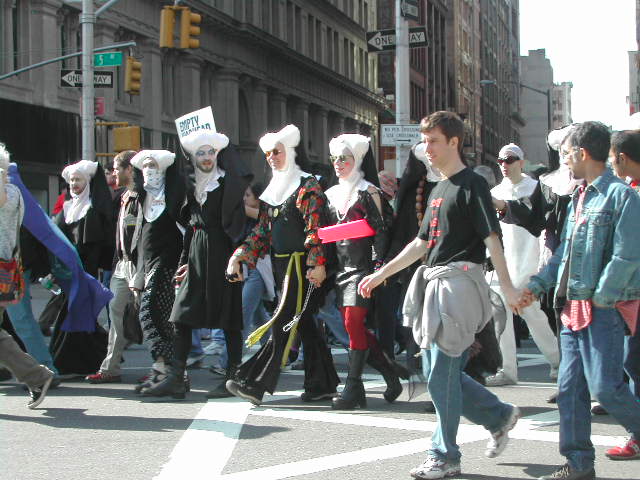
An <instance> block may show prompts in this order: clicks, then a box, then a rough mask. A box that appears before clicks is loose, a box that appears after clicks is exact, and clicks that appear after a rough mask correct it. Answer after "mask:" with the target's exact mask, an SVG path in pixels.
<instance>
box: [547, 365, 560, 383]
mask: <svg viewBox="0 0 640 480" xmlns="http://www.w3.org/2000/svg"><path fill="white" fill-rule="evenodd" d="M549 378H550V379H551V380H554V381H555V380H558V367H551V368H550V369H549Z"/></svg>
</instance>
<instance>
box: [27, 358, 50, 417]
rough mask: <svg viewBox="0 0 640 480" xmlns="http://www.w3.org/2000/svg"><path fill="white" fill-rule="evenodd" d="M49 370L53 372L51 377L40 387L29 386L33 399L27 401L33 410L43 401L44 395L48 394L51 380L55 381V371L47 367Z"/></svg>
mask: <svg viewBox="0 0 640 480" xmlns="http://www.w3.org/2000/svg"><path fill="white" fill-rule="evenodd" d="M47 371H48V372H49V373H50V374H51V375H50V376H49V378H47V380H46V381H45V382H44V383H43V384H42V385H41V386H39V387H34V388H29V396H30V397H31V400H30V401H29V403H27V407H29V408H30V409H31V410H33V409H34V408H36V407H37V406H38V405H40V404H41V403H42V401H43V400H44V397H46V395H47V390H49V387H50V386H51V382H52V381H53V372H52V371H51V370H49V369H48V368H47Z"/></svg>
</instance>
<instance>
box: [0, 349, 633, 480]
mask: <svg viewBox="0 0 640 480" xmlns="http://www.w3.org/2000/svg"><path fill="white" fill-rule="evenodd" d="M518 353H519V363H520V376H521V378H520V380H521V381H520V383H519V384H518V385H515V386H509V387H497V388H494V389H493V390H494V392H495V393H497V394H498V395H499V396H500V398H501V399H503V400H504V401H507V402H511V403H514V404H516V405H519V406H520V408H521V409H522V411H523V414H524V418H523V419H522V420H521V421H520V422H519V423H518V425H517V426H516V428H515V429H514V430H513V431H512V434H511V441H510V443H509V446H508V448H507V449H506V451H505V452H504V453H503V454H502V455H501V456H500V457H498V458H496V459H488V458H486V457H484V454H483V452H484V447H485V444H486V442H487V439H488V433H487V432H486V431H484V429H482V428H481V427H477V426H474V425H471V424H469V423H468V422H466V421H465V420H463V422H462V425H461V427H460V430H459V433H458V442H459V444H460V445H461V449H462V453H463V459H462V472H463V473H462V475H460V476H459V477H456V478H459V479H468V480H470V479H478V480H479V479H505V480H506V479H530V478H537V477H538V476H540V475H543V474H546V473H548V472H550V471H552V470H553V469H554V467H555V466H556V465H559V464H561V463H563V458H562V457H561V456H560V455H559V453H558V433H557V432H558V426H557V420H558V415H557V410H556V407H555V406H554V405H549V404H547V403H546V402H545V399H546V398H547V397H548V395H549V394H550V393H551V392H552V391H553V388H554V386H553V384H552V383H550V380H549V379H548V376H547V375H548V367H547V366H544V365H543V362H542V360H541V358H540V355H539V352H538V351H537V349H535V347H534V346H533V345H532V344H531V343H530V342H525V344H524V346H523V348H521V349H520V350H519V352H518ZM334 358H335V360H336V364H337V368H338V370H339V374H340V376H341V378H342V379H344V378H345V377H346V362H347V356H346V354H345V353H344V351H341V350H339V349H336V350H334ZM208 363H211V357H208V358H207V359H206V360H205V364H208ZM148 365H149V357H148V354H147V352H146V350H145V349H144V348H143V347H140V346H135V347H132V348H130V349H128V350H127V351H126V352H125V363H124V375H123V383H120V384H106V385H89V384H87V383H84V382H81V381H76V382H65V383H63V384H62V385H61V386H60V387H59V388H58V389H56V390H53V391H51V392H50V394H49V395H48V396H47V398H46V399H45V401H44V402H43V403H42V405H40V407H39V408H38V409H37V410H34V411H31V410H28V409H27V408H26V400H27V399H26V392H24V391H23V390H22V388H21V387H20V386H18V385H17V384H16V383H15V382H13V381H7V382H2V383H0V478H1V479H3V480H5V479H6V480H39V479H65V480H76V479H77V480H80V479H82V480H88V479H91V480H102V479H104V480H107V479H109V480H111V479H124V480H143V479H144V480H147V479H159V480H174V479H175V480H178V479H189V480H201V479H220V478H221V479H228V480H240V479H251V480H257V479H259V480H268V479H272V480H276V479H283V478H293V479H300V480H302V479H305V480H316V479H317V480H320V479H329V478H331V479H340V480H365V479H366V480H370V479H396V478H400V479H409V478H410V477H409V474H408V471H409V470H410V469H411V468H412V467H414V466H416V465H418V464H419V463H421V461H422V460H423V457H424V450H425V448H426V447H427V445H428V439H429V436H430V433H431V432H432V431H433V426H434V422H435V415H433V414H426V413H424V400H426V399H427V398H428V397H427V396H426V394H425V393H424V386H423V385H418V386H417V390H416V392H415V394H414V396H413V398H412V399H411V400H409V398H408V396H407V393H406V389H405V392H404V393H403V395H402V396H401V397H400V398H399V400H398V401H397V402H395V403H394V404H393V405H389V404H387V403H386V402H385V401H384V399H383V398H382V392H383V391H384V387H383V382H382V381H381V378H380V377H379V376H377V375H374V374H373V372H372V371H368V372H367V375H366V379H367V381H366V388H367V396H368V408H367V409H365V410H356V411H353V412H335V411H332V410H331V408H330V405H329V403H328V402H324V403H322V402H321V403H315V404H303V403H301V402H300V401H299V400H298V398H297V396H298V395H299V394H300V389H301V387H302V378H301V377H300V373H301V372H296V371H288V372H287V371H285V372H283V374H282V376H281V380H280V384H279V391H278V392H276V393H277V394H276V395H275V396H268V395H267V396H266V397H265V402H264V404H263V405H262V406H260V407H252V406H251V405H249V404H248V403H246V402H243V401H239V400H237V399H222V400H212V401H209V402H207V401H206V399H205V397H204V393H205V392H206V391H207V390H208V389H209V388H211V386H212V385H213V382H214V380H215V379H216V377H214V375H213V374H211V373H210V372H209V371H207V370H206V369H200V370H192V371H191V377H192V386H193V388H192V392H191V393H190V394H188V396H187V398H186V399H185V400H183V401H167V400H161V399H152V400H150V399H145V398H142V397H140V396H138V395H136V394H135V393H134V392H133V386H134V385H135V380H136V378H138V377H139V376H141V375H142V374H144V373H145V372H146V370H147V368H148ZM592 433H593V438H592V439H593V442H594V444H595V445H596V455H597V461H596V471H597V473H598V478H599V479H602V480H606V479H636V480H638V479H640V461H638V460H635V461H626V462H614V461H611V460H608V459H607V458H606V457H605V456H604V451H605V450H606V449H607V448H608V447H609V446H613V445H616V444H618V443H620V441H621V440H622V439H623V437H624V436H625V435H626V433H625V432H624V430H623V429H622V428H621V427H620V426H618V425H616V424H615V422H614V421H613V420H612V419H611V418H610V417H608V416H601V417H594V418H593V431H592Z"/></svg>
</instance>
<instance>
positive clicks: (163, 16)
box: [160, 6, 176, 48]
mask: <svg viewBox="0 0 640 480" xmlns="http://www.w3.org/2000/svg"><path fill="white" fill-rule="evenodd" d="M175 21H176V11H175V9H174V7H170V6H166V7H164V8H163V9H162V11H161V12H160V47H161V48H162V47H167V48H173V26H174V24H175Z"/></svg>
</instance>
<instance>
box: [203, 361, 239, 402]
mask: <svg viewBox="0 0 640 480" xmlns="http://www.w3.org/2000/svg"><path fill="white" fill-rule="evenodd" d="M237 369H238V367H237V366H236V365H231V366H229V367H227V369H226V370H225V375H224V378H222V379H221V380H220V382H219V383H218V384H217V385H216V386H215V387H214V388H212V389H211V390H209V391H208V392H207V394H206V395H205V397H206V398H228V397H233V394H232V393H231V392H230V391H229V390H227V380H231V379H232V378H233V377H234V375H235V374H236V370H237Z"/></svg>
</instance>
